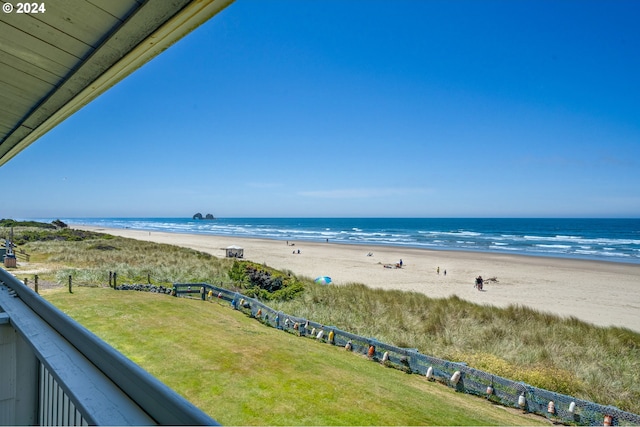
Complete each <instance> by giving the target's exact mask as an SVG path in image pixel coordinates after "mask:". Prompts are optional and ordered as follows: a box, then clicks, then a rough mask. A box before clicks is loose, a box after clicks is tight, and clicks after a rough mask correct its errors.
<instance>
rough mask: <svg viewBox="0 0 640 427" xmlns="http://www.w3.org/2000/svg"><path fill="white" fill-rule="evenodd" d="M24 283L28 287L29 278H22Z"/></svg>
mask: <svg viewBox="0 0 640 427" xmlns="http://www.w3.org/2000/svg"><path fill="white" fill-rule="evenodd" d="M24 285H25V286H26V287H27V288H28V287H29V278H27V277H25V278H24Z"/></svg>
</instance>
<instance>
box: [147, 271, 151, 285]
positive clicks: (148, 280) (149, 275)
mask: <svg viewBox="0 0 640 427" xmlns="http://www.w3.org/2000/svg"><path fill="white" fill-rule="evenodd" d="M147 284H148V285H150V284H151V274H150V273H147Z"/></svg>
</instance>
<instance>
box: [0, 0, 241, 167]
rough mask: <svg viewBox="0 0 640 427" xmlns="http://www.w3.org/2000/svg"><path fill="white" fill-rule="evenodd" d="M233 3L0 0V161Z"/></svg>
mask: <svg viewBox="0 0 640 427" xmlns="http://www.w3.org/2000/svg"><path fill="white" fill-rule="evenodd" d="M232 2H233V0H54V1H46V2H40V3H35V5H40V4H42V5H44V9H42V10H37V11H35V10H31V13H18V12H19V10H18V9H17V8H18V7H19V4H18V3H17V2H9V1H4V0H0V6H1V7H2V12H0V166H2V165H3V164H5V163H6V162H8V161H9V160H11V158H13V157H14V156H15V155H17V154H18V153H19V152H20V151H22V150H24V149H25V148H26V147H28V146H29V145H30V144H31V143H33V142H34V141H35V140H37V139H38V138H40V137H41V136H42V135H44V134H45V133H46V132H48V131H49V130H51V129H53V128H54V127H55V126H57V125H58V124H59V123H60V122H62V121H63V120H65V119H66V118H67V117H69V116H70V115H72V114H73V113H75V112H76V111H78V110H79V109H80V108H82V107H83V106H84V105H86V104H88V103H89V102H91V101H92V100H93V99H95V98H96V97H98V95H100V94H101V93H103V92H104V91H106V90H107V89H109V88H110V87H111V86H113V85H115V84H116V83H118V82H119V81H120V80H122V79H123V78H125V77H126V76H127V75H129V74H131V73H132V72H133V71H135V70H136V69H138V68H139V67H141V66H142V65H143V64H145V63H146V62H147V61H149V60H150V59H152V58H153V57H154V56H156V55H158V54H159V53H161V52H162V51H164V50H165V49H167V48H168V47H169V46H171V45H172V44H173V43H175V42H176V41H178V40H180V39H181V38H182V37H184V36H185V35H186V34H188V33H189V32H191V31H192V30H193V29H195V28H196V27H198V26H199V25H201V24H202V23H204V22H206V21H207V20H209V19H210V18H211V17H212V16H214V15H215V14H216V13H218V12H220V11H221V10H222V9H224V8H225V7H226V6H228V5H229V4H230V3H232ZM21 4H22V5H23V6H22V7H23V8H24V7H25V6H24V5H26V4H28V3H21ZM30 4H31V5H34V3H30ZM9 10H11V12H8V11H9ZM23 12H25V10H23ZM36 12H37V13H36Z"/></svg>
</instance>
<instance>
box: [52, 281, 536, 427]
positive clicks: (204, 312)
mask: <svg viewBox="0 0 640 427" xmlns="http://www.w3.org/2000/svg"><path fill="white" fill-rule="evenodd" d="M42 294H43V297H44V298H46V299H47V300H49V301H50V302H52V303H53V304H54V305H56V306H58V307H59V308H60V309H61V310H63V311H64V312H66V313H67V314H69V315H70V316H71V317H73V318H74V319H76V320H77V321H78V322H80V323H81V324H83V325H84V326H85V327H87V328H88V329H89V330H91V331H92V332H94V333H95V334H96V335H98V336H99V337H101V338H102V339H103V340H105V341H106V342H108V343H109V344H111V345H112V346H113V347H115V348H116V349H117V350H119V351H120V352H122V353H123V354H125V355H126V356H127V357H129V358H130V359H131V360H133V361H134V362H136V363H137V364H139V365H140V366H141V367H143V368H144V369H145V370H147V371H149V372H150V373H151V374H153V375H154V376H155V377H157V378H158V379H160V380H161V381H163V382H164V383H165V384H167V385H168V386H169V387H171V388H172V389H174V390H176V391H177V392H178V393H180V394H181V395H183V396H185V397H186V398H187V399H188V400H189V401H191V402H192V403H194V404H195V405H196V406H198V407H200V408H201V409H202V410H203V411H205V412H206V413H207V414H209V415H210V416H212V417H213V418H214V419H216V420H217V421H218V422H220V423H222V424H226V425H532V424H549V423H548V422H547V421H546V420H544V419H542V418H538V417H534V416H531V415H522V414H520V413H519V412H517V411H513V410H508V409H505V408H502V407H499V406H495V405H493V404H491V403H489V402H487V401H486V400H484V399H482V398H478V397H473V396H469V395H465V394H462V393H457V392H455V391H453V390H452V389H450V388H448V387H445V386H443V385H441V384H437V383H433V382H429V381H427V380H426V378H424V377H422V376H419V375H408V374H405V373H403V372H401V371H399V370H395V369H390V368H386V367H383V366H382V365H380V364H378V363H374V362H371V361H369V360H367V359H366V358H365V357H364V356H362V355H358V354H355V353H350V352H347V351H345V350H344V349H342V348H340V347H334V346H330V345H328V344H322V343H318V342H316V341H315V340H312V339H308V338H299V337H296V336H294V335H292V334H289V333H285V332H282V331H278V330H275V329H273V328H269V327H267V326H265V325H263V324H261V323H260V322H258V321H256V320H254V319H250V318H249V317H247V316H246V315H244V314H242V313H240V312H237V311H233V310H232V309H231V308H230V307H229V306H228V305H227V304H220V303H218V301H215V302H203V301H200V300H190V299H182V298H172V297H169V296H165V295H158V294H152V293H142V292H134V291H114V290H111V289H108V288H96V287H75V288H74V292H73V294H69V293H68V291H67V290H66V289H65V288H58V289H51V290H46V291H44V292H42Z"/></svg>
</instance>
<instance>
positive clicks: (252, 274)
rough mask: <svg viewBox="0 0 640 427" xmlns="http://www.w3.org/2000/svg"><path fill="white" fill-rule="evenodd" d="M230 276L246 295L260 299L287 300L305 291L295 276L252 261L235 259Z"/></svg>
mask: <svg viewBox="0 0 640 427" xmlns="http://www.w3.org/2000/svg"><path fill="white" fill-rule="evenodd" d="M229 278H230V279H231V280H233V281H234V282H236V284H237V285H238V286H239V287H240V288H242V293H244V294H245V295H246V296H248V297H252V298H257V299H260V300H266V301H271V300H278V301H287V300H291V299H293V298H295V297H296V296H297V295H298V294H300V293H301V292H302V291H304V285H303V284H302V282H300V281H299V280H297V279H296V278H295V277H294V276H291V275H287V274H285V273H283V272H281V271H278V270H275V269H273V268H269V267H267V266H264V265H261V264H256V263H254V262H250V261H234V263H233V266H232V267H231V269H230V270H229Z"/></svg>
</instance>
